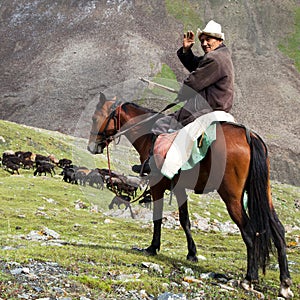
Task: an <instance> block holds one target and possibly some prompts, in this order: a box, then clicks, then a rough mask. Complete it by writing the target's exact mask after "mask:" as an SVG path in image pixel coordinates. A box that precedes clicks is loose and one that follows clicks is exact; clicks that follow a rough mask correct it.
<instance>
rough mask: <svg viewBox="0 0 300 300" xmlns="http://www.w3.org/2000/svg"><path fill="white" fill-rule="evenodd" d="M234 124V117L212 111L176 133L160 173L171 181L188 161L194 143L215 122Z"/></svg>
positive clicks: (222, 112)
mask: <svg viewBox="0 0 300 300" xmlns="http://www.w3.org/2000/svg"><path fill="white" fill-rule="evenodd" d="M224 121H225V122H235V120H234V117H233V116H232V115H231V114H229V113H226V112H225V111H213V112H211V113H208V114H205V115H203V116H200V117H199V118H197V119H196V120H195V121H193V122H192V123H189V124H188V125H186V126H185V127H184V128H182V129H181V130H179V131H178V134H177V136H176V138H175V139H174V142H173V143H172V145H171V147H170V149H169V151H168V152H167V154H166V158H165V160H164V163H163V166H162V168H161V173H162V174H163V175H164V176H166V177H168V178H169V179H172V178H173V177H174V175H176V174H177V173H178V171H179V170H180V169H181V168H182V166H183V165H184V164H185V163H186V162H187V161H188V160H189V158H190V156H191V153H192V150H193V147H194V144H195V141H197V139H198V138H199V137H200V136H201V135H202V133H203V132H205V131H206V129H207V128H208V127H209V126H210V125H211V124H212V123H215V122H224Z"/></svg>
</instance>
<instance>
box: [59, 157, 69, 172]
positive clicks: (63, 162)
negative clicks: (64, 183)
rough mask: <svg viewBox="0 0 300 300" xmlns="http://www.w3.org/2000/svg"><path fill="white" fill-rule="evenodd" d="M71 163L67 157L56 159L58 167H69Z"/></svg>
mask: <svg viewBox="0 0 300 300" xmlns="http://www.w3.org/2000/svg"><path fill="white" fill-rule="evenodd" d="M71 165H72V160H70V159H67V158H62V159H60V160H59V161H58V166H59V167H60V168H62V169H63V168H64V167H69V166H71Z"/></svg>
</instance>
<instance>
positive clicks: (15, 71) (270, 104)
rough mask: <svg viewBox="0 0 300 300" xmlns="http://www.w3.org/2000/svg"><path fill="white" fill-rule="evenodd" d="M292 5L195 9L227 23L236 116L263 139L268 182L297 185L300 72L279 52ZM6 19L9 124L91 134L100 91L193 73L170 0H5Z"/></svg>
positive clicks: (3, 98) (4, 109)
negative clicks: (161, 75)
mask: <svg viewBox="0 0 300 300" xmlns="http://www.w3.org/2000/svg"><path fill="white" fill-rule="evenodd" d="M296 2H297V1H292V0H285V1H279V0H278V1H275V2H274V1H270V0H268V1H263V2H262V1H259V2H257V1H256V2H253V3H252V2H251V3H250V2H249V1H228V3H226V5H225V4H224V2H222V1H219V2H218V3H217V2H215V1H208V0H205V1H201V3H199V4H197V7H195V11H196V12H197V14H198V15H199V26H200V27H201V26H203V24H204V23H206V22H207V21H208V20H209V19H216V21H218V22H220V23H221V24H222V25H223V31H224V32H225V35H226V45H227V46H228V47H229V48H230V50H231V51H232V55H233V61H234V66H235V72H236V84H235V88H236V93H235V105H234V108H233V111H232V113H233V115H234V116H235V117H236V119H237V121H239V122H241V123H243V124H245V125H247V126H248V127H250V128H252V129H254V130H256V131H257V132H259V133H260V134H261V135H262V137H263V138H264V139H265V140H266V142H267V144H268V145H269V148H270V153H271V174H272V179H276V180H278V181H281V182H288V183H291V184H295V185H299V184H300V181H299V180H300V179H299V178H300V176H299V170H300V166H299V152H300V149H299V135H298V133H299V128H300V127H299V126H300V125H299V117H298V115H297V114H298V111H299V105H300V104H299V90H300V75H299V73H298V72H297V71H296V69H295V67H294V65H293V62H292V61H291V60H290V59H288V58H286V57H284V56H283V55H282V54H281V53H280V52H279V50H278V48H277V45H278V43H279V42H280V41H286V38H287V36H288V34H289V33H291V32H292V31H293V28H294V27H293V26H294V24H293V17H292V15H293V5H294V4H296ZM194 5H196V4H195V3H194ZM0 18H1V23H0V39H1V50H0V58H1V67H0V82H1V84H0V105H1V110H0V118H2V119H5V120H10V121H14V122H18V123H22V124H26V125H30V126H35V127H40V128H46V129H50V130H55V131H60V132H64V133H68V134H75V133H76V134H79V135H81V136H84V137H86V135H87V132H88V129H89V127H90V124H89V123H88V122H89V116H87V117H86V125H85V126H83V127H82V128H80V130H77V129H76V126H77V124H78V120H79V119H80V118H81V115H82V113H83V112H84V110H85V109H86V107H87V106H88V105H89V104H90V103H91V102H92V101H93V100H94V99H97V97H98V94H99V92H100V91H105V90H107V89H108V88H110V87H113V86H116V85H120V84H121V83H122V82H124V81H127V80H137V78H139V77H140V76H143V77H151V76H153V75H155V74H156V73H157V72H159V71H160V70H161V66H162V64H164V63H165V64H167V65H168V66H170V67H171V69H172V70H173V71H174V73H175V74H176V76H177V80H178V81H179V82H181V81H182V79H183V78H184V77H185V76H186V74H187V72H186V70H184V69H183V67H182V66H181V64H180V62H179V61H178V59H177V56H176V50H177V49H178V48H179V47H180V46H181V39H182V33H183V26H182V24H180V21H178V20H176V19H175V18H174V17H173V16H171V15H169V14H168V9H167V8H166V6H165V1H158V0H155V1H140V0H137V1H133V0H122V1H96V0H93V1H83V0H79V1H75V2H74V1H63V2H61V1H50V0H43V1H28V0H20V1H2V2H1V4H0ZM192 29H193V30H196V28H192ZM199 48H200V47H199V44H198V43H196V45H195V46H194V50H195V52H199V53H201V51H200V49H199ZM119 92H120V93H121V90H119Z"/></svg>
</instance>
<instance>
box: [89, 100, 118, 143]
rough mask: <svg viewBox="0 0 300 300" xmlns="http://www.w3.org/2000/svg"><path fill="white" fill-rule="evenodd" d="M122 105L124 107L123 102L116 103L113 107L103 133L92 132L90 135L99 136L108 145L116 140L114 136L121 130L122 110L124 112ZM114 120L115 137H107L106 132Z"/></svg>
mask: <svg viewBox="0 0 300 300" xmlns="http://www.w3.org/2000/svg"><path fill="white" fill-rule="evenodd" d="M122 105H123V102H121V101H116V102H114V103H113V105H112V106H111V108H110V109H111V113H110V114H109V116H108V120H107V122H106V124H105V127H104V129H103V130H102V132H99V131H97V132H96V131H91V132H90V133H91V134H92V135H96V136H99V137H101V138H102V140H103V141H105V142H106V143H107V141H111V140H113V139H114V137H113V136H114V135H115V134H116V133H118V132H119V131H120V129H121V110H122ZM111 120H113V121H114V129H113V130H114V131H115V133H114V134H113V136H107V134H106V130H107V127H108V125H109V123H110V121H111Z"/></svg>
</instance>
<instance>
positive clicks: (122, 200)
mask: <svg viewBox="0 0 300 300" xmlns="http://www.w3.org/2000/svg"><path fill="white" fill-rule="evenodd" d="M130 200H131V198H130V197H129V196H123V195H119V196H115V197H114V198H113V199H112V200H111V202H110V204H109V205H108V208H109V209H113V208H114V206H115V205H117V206H118V208H120V206H121V205H122V204H123V205H125V209H127V208H128V207H130Z"/></svg>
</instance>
